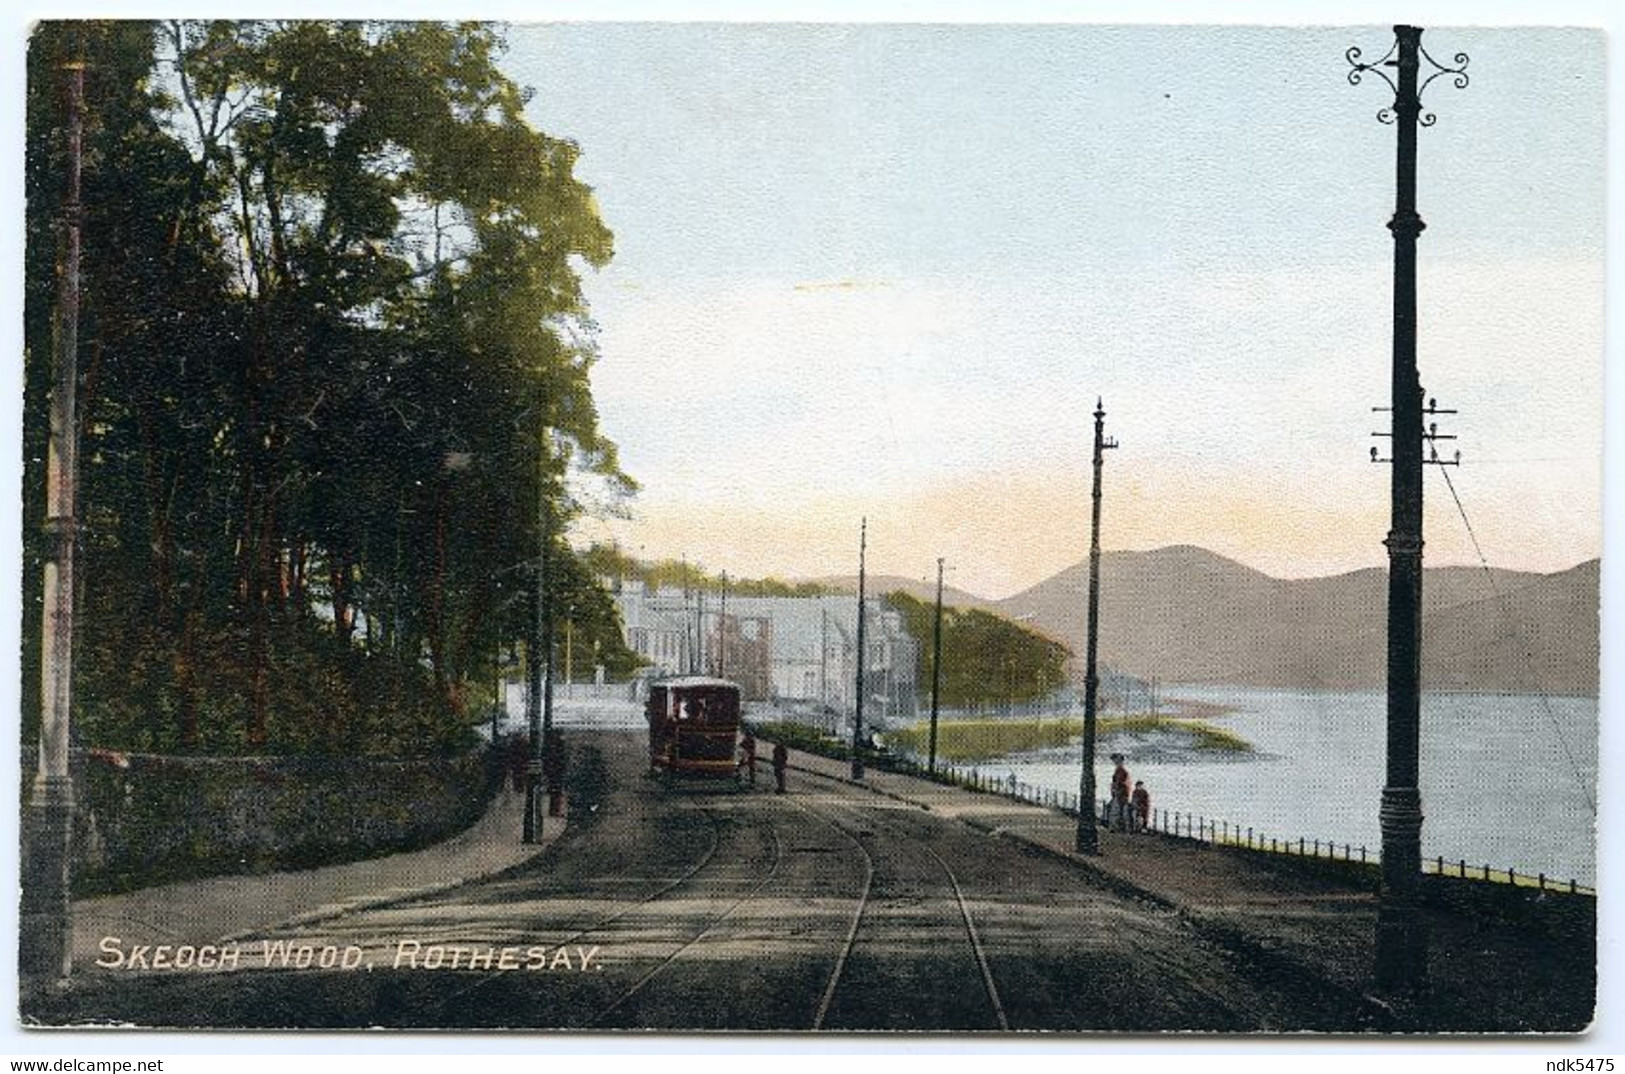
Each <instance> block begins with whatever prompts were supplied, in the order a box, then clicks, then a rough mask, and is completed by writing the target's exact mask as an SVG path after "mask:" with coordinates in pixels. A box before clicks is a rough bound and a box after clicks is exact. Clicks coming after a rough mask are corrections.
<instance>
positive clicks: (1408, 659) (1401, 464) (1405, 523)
mask: <svg viewBox="0 0 1625 1074" xmlns="http://www.w3.org/2000/svg"><path fill="white" fill-rule="evenodd" d="M1345 57H1346V58H1347V60H1348V62H1349V72H1348V80H1349V82H1350V83H1353V84H1355V85H1358V84H1359V83H1360V81H1361V77H1362V76H1363V75H1365V74H1367V73H1375V74H1376V75H1378V76H1379V77H1380V78H1381V79H1382V80H1383V81H1384V82H1386V83H1388V86H1389V88H1390V89H1392V90H1393V91H1394V103H1393V104H1392V105H1391V106H1389V107H1386V108H1383V109H1381V110H1380V111H1378V113H1377V118H1378V119H1379V120H1380V121H1382V122H1383V123H1392V124H1395V125H1396V126H1397V128H1398V133H1399V144H1398V153H1397V161H1396V166H1395V195H1394V216H1393V219H1392V220H1390V221H1389V222H1388V230H1390V231H1392V232H1393V235H1394V351H1393V425H1392V437H1393V439H1392V444H1393V459H1392V460H1391V461H1392V463H1393V476H1392V482H1391V499H1392V528H1391V529H1390V530H1389V533H1388V539H1387V540H1386V541H1384V542H1383V543H1384V544H1385V545H1387V546H1388V754H1387V782H1386V785H1385V786H1384V787H1383V789H1382V807H1381V811H1380V813H1379V819H1380V823H1381V826H1382V892H1381V901H1380V903H1379V906H1378V916H1377V964H1376V974H1377V983H1378V985H1379V986H1380V987H1382V988H1384V989H1387V990H1389V991H1393V992H1401V993H1403V992H1414V991H1416V990H1417V989H1420V988H1421V987H1423V985H1424V984H1425V983H1426V978H1427V932H1426V924H1425V922H1424V921H1423V920H1422V917H1421V914H1420V912H1419V910H1418V908H1417V899H1418V895H1419V893H1420V887H1421V877H1422V793H1421V791H1420V789H1419V782H1420V781H1419V778H1418V772H1419V769H1420V760H1419V757H1420V738H1421V670H1422V636H1421V635H1422V631H1421V627H1422V466H1423V465H1424V462H1425V461H1426V460H1425V459H1424V455H1423V440H1424V439H1426V438H1427V432H1426V431H1425V430H1424V429H1423V425H1422V422H1423V414H1424V410H1423V405H1422V385H1421V381H1420V379H1419V377H1418V375H1417V371H1416V238H1417V236H1418V235H1420V234H1421V233H1422V229H1423V228H1424V227H1425V226H1426V225H1424V224H1423V223H1422V218H1421V217H1420V216H1418V215H1417V212H1416V131H1417V128H1418V127H1419V126H1421V127H1431V126H1432V125H1433V123H1434V120H1435V118H1436V117H1435V116H1434V115H1433V113H1431V112H1424V111H1423V110H1422V94H1423V92H1424V91H1425V90H1426V89H1427V87H1428V86H1429V85H1430V84H1432V82H1433V80H1434V79H1436V78H1439V77H1440V76H1441V75H1450V76H1452V81H1454V82H1455V84H1456V86H1457V88H1463V87H1465V86H1466V85H1467V73H1466V68H1467V55H1466V53H1462V52H1458V53H1456V55H1455V57H1454V59H1453V62H1454V63H1455V66H1454V67H1447V66H1445V65H1444V64H1441V63H1439V62H1438V61H1437V60H1435V59H1434V58H1433V57H1432V56H1429V55H1428V53H1427V50H1426V49H1424V48H1423V47H1422V30H1421V28H1420V27H1416V26H1395V27H1394V44H1393V47H1392V48H1390V49H1389V50H1388V52H1387V53H1386V54H1385V55H1384V56H1383V57H1382V59H1380V60H1377V61H1376V62H1375V63H1363V62H1361V60H1360V50H1359V49H1358V48H1350V49H1349V50H1348V52H1347V53H1345ZM1423 60H1426V61H1427V64H1428V66H1429V68H1430V73H1429V74H1428V76H1427V78H1426V79H1425V80H1422V81H1421V82H1420V84H1418V80H1419V76H1420V72H1421V70H1422V61H1423ZM1384 68H1393V69H1394V71H1395V74H1396V76H1397V77H1396V78H1390V77H1389V75H1388V72H1387V71H1386V70H1384Z"/></svg>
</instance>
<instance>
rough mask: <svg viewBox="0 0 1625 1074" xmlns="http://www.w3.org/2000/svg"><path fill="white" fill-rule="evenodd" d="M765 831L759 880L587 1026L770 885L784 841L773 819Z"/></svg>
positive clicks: (604, 1014) (619, 1003)
mask: <svg viewBox="0 0 1625 1074" xmlns="http://www.w3.org/2000/svg"><path fill="white" fill-rule="evenodd" d="M767 830H768V834H769V836H771V837H772V840H773V861H772V863H771V864H770V865H769V866H768V869H767V873H766V874H765V875H764V876H763V877H762V878H761V879H760V880H758V881H757V882H756V883H755V884H754V885H753V886H752V887H751V888H750V890H748V891H746V892H745V893H744V894H743V895H741V896H739V898H737V899H735V900H734V901H733V902H732V903H731V904H729V906H728V908H727V909H726V910H724V911H722V913H720V914H718V915H716V916H715V917H713V918H711V919H709V920H708V921H707V922H706V924H705V927H704V928H703V929H701V930H700V931H699V933H698V934H696V935H695V937H694V938H693V939H692V940H689V941H688V942H687V943H685V944H683V945H682V946H681V947H679V948H677V949H676V950H675V951H673V952H672V953H671V954H669V955H667V956H666V957H665V958H663V959H661V960H660V961H659V962H658V963H656V964H655V965H654V966H653V967H651V968H650V969H649V970H648V971H647V972H645V973H644V974H643V976H641V977H639V978H638V979H637V980H636V981H634V982H633V983H632V985H631V987H629V988H627V989H626V990H625V991H623V992H622V993H621V994H620V995H619V996H618V997H617V998H616V1000H615V1002H613V1003H611V1004H610V1005H609V1006H607V1007H604V1008H603V1009H602V1010H600V1011H599V1012H598V1013H597V1014H596V1015H594V1016H593V1018H592V1020H591V1021H590V1022H588V1023H587V1025H597V1024H599V1023H600V1022H602V1021H603V1020H604V1019H605V1018H608V1017H609V1016H610V1015H611V1014H613V1013H615V1011H617V1010H619V1009H620V1008H621V1007H622V1005H624V1004H625V1003H626V1002H627V1001H628V1000H630V999H632V997H634V996H636V995H637V994H638V993H639V992H641V991H642V990H643V986H644V985H646V984H648V983H649V982H650V981H652V980H654V979H655V977H657V976H659V974H660V973H661V972H662V971H663V970H665V969H666V968H667V967H668V966H670V965H672V964H673V963H675V962H676V961H677V960H678V959H680V958H682V957H683V955H684V954H685V953H687V952H688V951H690V950H691V949H693V948H694V947H696V946H698V945H699V944H700V943H701V942H702V941H704V940H705V938H706V937H707V936H709V935H711V933H712V931H713V930H714V929H715V928H716V927H717V926H718V925H720V924H722V923H723V922H724V921H726V920H727V919H728V918H729V917H731V916H733V913H734V911H735V910H738V909H739V908H740V907H741V906H743V905H744V904H745V903H747V902H749V901H750V900H751V899H754V898H755V897H756V896H757V895H759V894H760V893H761V892H762V890H763V889H764V888H766V887H767V886H768V885H769V884H771V883H772V882H773V878H774V877H775V876H776V875H778V871H779V863H780V862H782V861H783V860H784V844H783V841H782V840H781V839H780V838H779V831H778V826H777V825H775V824H774V823H773V822H772V821H768V829H767Z"/></svg>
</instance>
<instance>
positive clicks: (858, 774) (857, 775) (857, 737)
mask: <svg viewBox="0 0 1625 1074" xmlns="http://www.w3.org/2000/svg"><path fill="white" fill-rule="evenodd" d="M868 549H869V518H868V516H867V515H865V516H864V519H863V524H862V527H861V528H860V529H859V531H858V707H857V710H856V712H855V713H854V715H853V717H852V778H853V779H862V778H863V690H864V682H863V679H864V675H863V672H864V670H865V669H864V665H865V663H866V660H865V658H866V657H867V656H868V653H867V652H866V651H865V649H864V640H863V639H864V633H863V620H864V615H863V595H864V594H863V583H864V562H865V557H866V556H867V554H868Z"/></svg>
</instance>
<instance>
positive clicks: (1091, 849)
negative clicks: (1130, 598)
mask: <svg viewBox="0 0 1625 1074" xmlns="http://www.w3.org/2000/svg"><path fill="white" fill-rule="evenodd" d="M1105 430H1106V407H1105V404H1104V402H1103V401H1102V400H1100V399H1096V400H1095V450H1094V460H1093V461H1094V472H1095V473H1094V488H1093V492H1092V493H1091V497H1092V500H1093V506H1092V508H1091V519H1090V526H1089V641H1088V647H1087V656H1086V660H1085V665H1084V678H1083V771H1082V774H1081V775H1080V777H1079V781H1078V832H1077V840H1076V843H1075V849H1076V850H1077V852H1078V853H1079V854H1099V853H1100V833H1099V830H1098V829H1097V828H1096V825H1095V707H1096V704H1097V699H1098V696H1099V694H1100V675H1099V671H1098V666H1097V664H1096V655H1097V651H1098V648H1099V646H1098V641H1099V624H1100V472H1101V468H1102V466H1103V464H1104V462H1105V452H1107V451H1109V450H1111V449H1112V448H1115V447H1116V446H1117V441H1116V440H1115V439H1113V438H1111V437H1108V436H1107V435H1106V433H1105Z"/></svg>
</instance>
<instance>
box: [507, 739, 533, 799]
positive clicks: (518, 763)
mask: <svg viewBox="0 0 1625 1074" xmlns="http://www.w3.org/2000/svg"><path fill="white" fill-rule="evenodd" d="M507 759H508V778H509V779H510V780H511V781H512V783H513V789H514V793H516V794H523V793H525V777H526V776H527V775H528V774H529V768H530V736H529V735H509V736H508V758H507Z"/></svg>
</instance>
